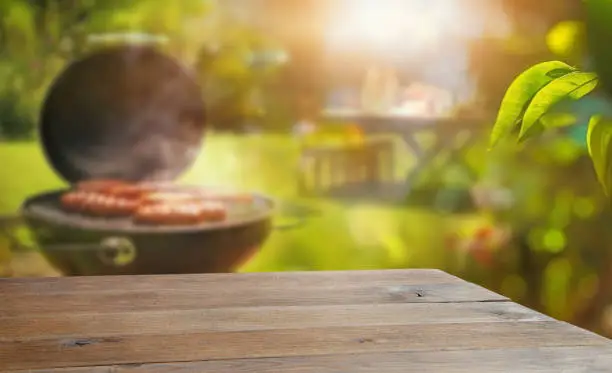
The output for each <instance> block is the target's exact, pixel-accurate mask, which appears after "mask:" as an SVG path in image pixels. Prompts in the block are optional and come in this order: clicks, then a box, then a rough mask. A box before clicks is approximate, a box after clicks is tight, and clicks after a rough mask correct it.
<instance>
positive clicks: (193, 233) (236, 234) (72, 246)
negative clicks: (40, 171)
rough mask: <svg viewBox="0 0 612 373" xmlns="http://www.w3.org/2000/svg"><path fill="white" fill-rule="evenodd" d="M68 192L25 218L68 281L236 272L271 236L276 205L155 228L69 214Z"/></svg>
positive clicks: (43, 201)
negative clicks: (65, 207) (207, 220)
mask: <svg viewBox="0 0 612 373" xmlns="http://www.w3.org/2000/svg"><path fill="white" fill-rule="evenodd" d="M63 192H65V191H64V190H61V191H53V192H49V193H45V194H41V195H38V196H34V197H32V198H30V199H28V200H26V201H25V203H24V204H23V206H22V216H23V217H24V219H25V221H26V223H27V224H28V226H29V228H30V230H31V231H32V233H33V235H34V237H35V238H36V240H37V242H38V244H39V246H40V249H41V252H42V253H43V255H44V256H45V257H46V258H47V259H48V260H49V262H50V263H51V264H52V265H53V266H54V267H56V268H57V269H59V270H60V271H61V272H62V273H63V274H64V275H67V276H97V275H141V274H179V273H222V272H231V271H233V270H235V269H236V268H237V267H239V266H240V265H241V264H242V263H244V262H245V261H246V260H248V259H249V258H250V257H251V256H252V255H253V254H254V253H255V252H256V251H257V250H258V248H259V247H260V246H261V245H262V244H263V243H264V242H265V240H266V239H267V238H268V236H269V235H270V233H271V230H272V212H273V210H274V203H273V201H272V200H271V199H269V198H267V197H265V196H261V195H255V196H254V199H253V201H252V202H251V203H248V204H245V203H243V202H236V203H232V202H230V205H229V216H228V219H227V221H225V222H222V223H206V224H201V225H195V226H172V227H156V226H145V225H137V224H134V223H132V222H131V221H130V220H128V219H117V218H113V219H105V218H92V217H87V216H81V215H78V214H72V213H66V212H64V211H63V210H62V209H61V207H60V196H61V194H62V193H63Z"/></svg>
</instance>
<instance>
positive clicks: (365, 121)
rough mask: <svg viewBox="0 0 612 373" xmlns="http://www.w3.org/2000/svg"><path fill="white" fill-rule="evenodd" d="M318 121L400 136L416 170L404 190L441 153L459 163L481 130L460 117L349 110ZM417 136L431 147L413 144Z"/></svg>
mask: <svg viewBox="0 0 612 373" xmlns="http://www.w3.org/2000/svg"><path fill="white" fill-rule="evenodd" d="M321 120H324V121H331V122H340V123H347V124H352V125H355V124H356V125H358V126H359V127H360V128H361V129H362V131H363V132H364V133H365V134H369V135H371V134H381V133H384V134H390V133H391V134H395V135H397V136H400V137H401V138H402V140H403V141H404V143H405V145H406V146H407V148H408V150H410V151H411V152H412V153H413V154H414V156H415V157H416V159H417V164H416V166H415V167H414V168H413V169H412V170H410V171H409V173H408V175H406V178H405V183H406V186H407V187H408V188H410V186H411V185H413V183H414V181H415V180H416V178H417V177H418V176H419V173H420V172H421V171H422V170H423V169H424V168H425V167H427V166H428V165H430V164H431V163H432V162H433V161H434V160H435V159H436V158H437V157H438V156H440V155H441V154H442V153H445V152H446V153H447V156H448V158H449V159H459V158H460V157H458V156H457V154H458V152H460V151H461V150H462V149H464V148H465V147H466V146H469V145H470V144H472V143H473V142H474V141H475V140H476V138H477V134H478V130H479V129H480V128H482V127H483V120H482V119H478V118H463V117H439V118H437V117H414V116H409V115H401V114H369V113H362V112H360V111H352V110H326V111H324V112H323V113H322V115H321ZM420 133H430V134H433V135H434V136H435V138H434V142H433V144H432V146H430V147H429V148H427V149H426V148H424V147H423V144H420V143H419V141H418V140H417V136H418V134H420Z"/></svg>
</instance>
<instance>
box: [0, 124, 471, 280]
mask: <svg viewBox="0 0 612 373" xmlns="http://www.w3.org/2000/svg"><path fill="white" fill-rule="evenodd" d="M298 156H299V151H298V145H297V144H296V143H295V142H293V141H292V140H290V139H289V138H288V137H286V136H281V135H278V136H272V135H269V136H268V135H265V136H251V137H238V136H221V135H211V136H210V137H209V138H208V139H207V140H206V143H205V146H204V149H203V152H202V155H201V156H200V157H199V158H198V159H197V161H196V162H195V163H194V165H193V166H192V167H191V168H190V169H189V170H188V171H187V172H186V173H185V174H184V175H183V176H182V177H181V178H180V181H181V182H185V183H190V184H201V185H214V186H231V187H236V188H240V189H248V190H255V191H260V192H263V193H267V194H270V195H272V196H274V197H277V198H295V197H296V179H295V175H296V171H297V170H296V164H297V161H298ZM398 167H405V165H399V166H398ZM399 172H401V169H400V170H399ZM0 180H2V183H0V214H7V213H15V212H17V211H18V209H19V206H20V205H21V203H22V202H23V201H24V199H26V198H27V197H28V196H31V195H33V194H36V193H40V192H44V191H48V190H50V189H55V188H61V187H63V186H65V185H66V184H65V183H64V182H63V181H62V180H61V179H60V178H59V177H58V175H56V174H55V172H54V171H53V170H52V169H51V168H50V166H49V165H48V164H47V162H46V160H45V157H44V155H43V153H42V150H41V149H40V147H39V145H38V144H37V143H35V142H28V143H4V144H0ZM309 203H316V204H317V205H318V206H320V208H322V209H323V211H324V215H323V216H322V217H318V218H315V219H313V220H311V221H309V223H308V224H307V225H306V226H304V227H302V228H300V229H296V230H291V231H276V232H274V233H273V234H272V236H271V237H270V239H269V240H268V242H267V243H266V244H265V245H264V247H263V248H262V250H261V252H260V254H259V255H257V256H256V257H255V258H254V259H253V260H252V261H251V262H250V263H248V264H247V265H246V266H245V267H244V268H243V270H244V271H261V270H266V271H269V270H314V269H316V270H325V269H360V268H384V267H398V266H408V265H409V266H430V267H441V266H443V263H444V260H445V259H444V257H445V252H444V249H443V247H444V232H445V231H451V230H456V229H460V228H461V229H462V228H464V227H465V226H471V225H473V224H475V223H477V222H478V219H477V218H475V217H473V216H468V217H443V216H439V215H437V214H435V213H433V212H431V211H423V210H409V209H400V208H391V207H383V206H375V205H355V206H350V207H347V206H343V205H340V204H337V203H334V202H333V201H322V200H320V201H311V202H309ZM177 255H180V254H179V253H177Z"/></svg>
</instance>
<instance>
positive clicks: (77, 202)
mask: <svg viewBox="0 0 612 373" xmlns="http://www.w3.org/2000/svg"><path fill="white" fill-rule="evenodd" d="M87 196H88V194H87V193H85V192H80V191H74V192H68V193H64V194H63V195H62V196H61V201H60V202H61V204H62V208H64V209H65V210H67V211H75V212H78V211H82V210H83V206H84V204H85V201H86V199H87Z"/></svg>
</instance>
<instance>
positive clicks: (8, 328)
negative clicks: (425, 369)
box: [0, 302, 552, 342]
mask: <svg viewBox="0 0 612 373" xmlns="http://www.w3.org/2000/svg"><path fill="white" fill-rule="evenodd" d="M547 320H548V321H550V320H552V319H551V318H549V317H547V316H544V315H542V314H539V313H537V312H534V311H532V310H530V309H528V308H525V307H523V306H520V305H518V304H514V303H510V302H484V303H483V302H471V303H407V304H364V305H341V306H311V307H296V306H290V307H239V308H217V309H199V310H172V311H135V312H118V313H72V314H66V315H62V317H57V315H54V314H51V315H39V316H37V317H35V318H32V317H31V316H29V315H20V316H16V317H7V318H4V319H0V321H2V324H3V325H2V327H0V341H2V342H8V341H27V340H32V339H37V338H39V339H40V338H78V337H82V336H87V337H88V338H102V337H113V336H116V335H124V336H126V335H147V334H153V335H155V334H164V333H190V332H211V331H216V332H219V331H224V332H232V331H251V330H272V329H299V328H317V327H318V328H325V327H345V326H346V327H355V326H375V325H381V326H383V325H410V324H441V323H473V322H508V321H524V322H528V321H547Z"/></svg>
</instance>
